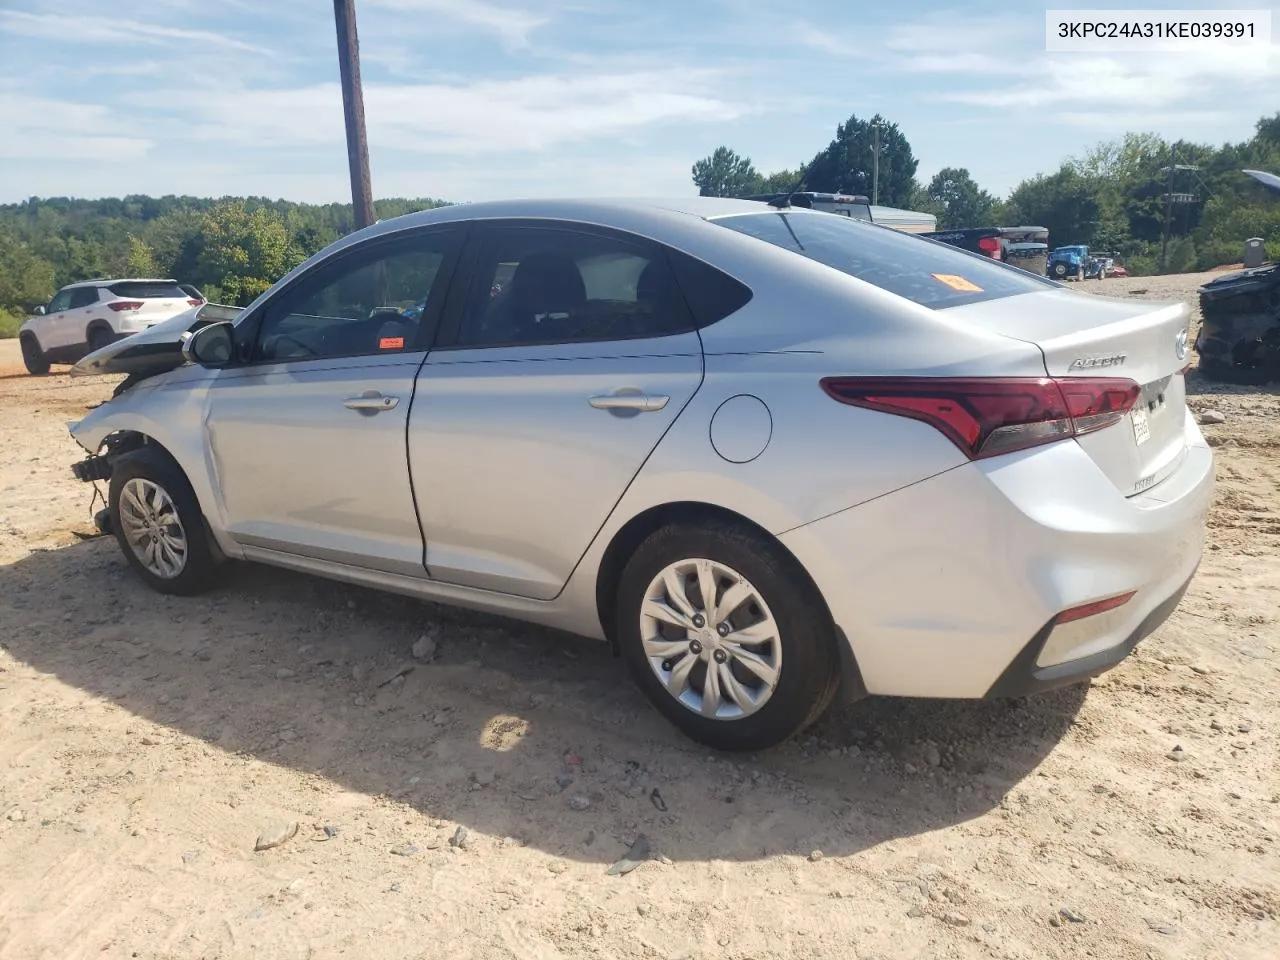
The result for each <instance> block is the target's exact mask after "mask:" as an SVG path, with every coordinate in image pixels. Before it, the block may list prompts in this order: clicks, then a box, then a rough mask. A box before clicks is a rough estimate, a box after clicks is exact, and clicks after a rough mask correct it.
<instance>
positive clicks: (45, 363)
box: [18, 333, 49, 377]
mask: <svg viewBox="0 0 1280 960" xmlns="http://www.w3.org/2000/svg"><path fill="white" fill-rule="evenodd" d="M18 345H19V346H20V347H21V348H22V363H23V365H24V366H25V367H26V368H27V373H29V374H31V375H32V376H33V377H43V376H44V375H45V374H46V373H48V372H49V358H48V357H46V356H45V355H44V351H43V350H41V349H40V344H39V343H37V342H36V338H35V337H33V336H32V335H31V334H29V333H28V334H26V335H24V336H23V337H22V338H21V339H20V340H19V341H18Z"/></svg>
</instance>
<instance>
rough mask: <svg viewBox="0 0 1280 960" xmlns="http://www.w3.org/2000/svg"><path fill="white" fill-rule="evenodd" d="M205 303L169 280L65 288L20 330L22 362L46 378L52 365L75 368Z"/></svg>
mask: <svg viewBox="0 0 1280 960" xmlns="http://www.w3.org/2000/svg"><path fill="white" fill-rule="evenodd" d="M204 302H205V301H204V298H203V297H202V296H199V291H197V290H196V289H195V288H194V287H189V286H186V285H180V284H178V283H176V282H175V281H173V280H145V279H135V280H84V281H81V282H80V283H69V284H67V285H66V286H65V287H63V288H62V289H61V290H59V291H58V292H57V293H56V294H54V296H53V299H52V300H50V301H49V303H48V305H47V306H44V307H36V312H35V316H33V317H30V318H29V319H28V320H27V322H26V323H24V324H23V325H22V328H21V329H20V330H19V331H18V338H19V342H20V343H21V345H22V360H23V362H24V363H25V364H26V365H27V370H28V371H29V372H30V373H34V374H43V373H48V372H49V364H51V363H75V362H76V361H78V360H80V359H81V358H82V357H84V356H85V355H86V354H90V353H93V352H94V351H95V350H99V349H101V348H102V347H105V346H106V345H107V344H109V343H112V342H114V341H116V340H120V339H122V338H124V337H127V336H129V335H130V334H133V333H137V332H138V331H139V330H145V329H147V328H148V327H151V326H154V325H155V324H157V323H159V322H160V321H161V320H168V319H169V318H170V317H172V316H176V315H177V314H179V313H182V312H183V311H185V310H190V309H191V308H192V307H198V306H201V305H202V304H203V303H204Z"/></svg>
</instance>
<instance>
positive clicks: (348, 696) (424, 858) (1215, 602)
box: [0, 276, 1280, 960]
mask: <svg viewBox="0 0 1280 960" xmlns="http://www.w3.org/2000/svg"><path fill="white" fill-rule="evenodd" d="M1203 279H1204V278H1202V277H1196V276H1189V277H1175V278H1163V279H1158V280H1157V279H1151V278H1134V279H1128V280H1109V281H1100V282H1090V283H1088V284H1085V285H1082V287H1081V288H1082V289H1084V290H1089V291H1095V292H1104V291H1105V292H1109V293H1116V294H1119V295H1125V296H1145V297H1150V298H1155V299H1173V298H1179V297H1185V298H1188V299H1190V300H1192V302H1194V295H1195V289H1196V287H1197V285H1198V284H1199V283H1200V282H1202V281H1203ZM1193 336H1194V331H1193ZM111 385H112V382H111V381H109V380H102V379H77V380H72V379H69V378H68V377H67V376H66V375H65V373H62V372H56V373H55V374H54V375H52V376H49V377H45V378H30V377H27V376H25V375H24V374H23V373H22V372H21V368H20V361H19V358H18V351H17V348H16V343H15V342H14V341H7V342H0V957H3V958H5V960H18V958H22V960H26V958H35V957H40V958H45V957H47V958H58V960H64V958H80V957H103V958H117V957H139V958H149V960H159V958H183V960H186V958H239V957H270V958H279V960H291V958H295V957H299V958H300V957H336V956H359V957H360V958H361V960H381V958H408V957H420V958H437V957H439V958H444V957H466V958H476V960H488V958H508V957H510V958H531V960H532V958H539V960H541V958H558V957H578V956H598V957H604V958H620V957H635V958H662V960H666V958H677V957H683V958H688V960H695V958H712V957H715V958H726V960H729V958H757V960H763V958H774V957H806V958H827V957H830V958H841V960H851V958H860V960H865V958H871V957H878V958H886V960H887V958H926V957H928V958H942V957H958V958H969V957H975V958H976V957H1001V958H1004V957H1008V958H1040V957H1046V958H1063V960H1066V958H1072V960H1076V958H1080V957H1098V958H1136V960H1141V958H1161V960H1164V958H1209V957H1215V958H1216V957H1222V958H1233V960H1234V958H1251V957H1259V958H1262V957H1270V958H1273V957H1275V956H1276V955H1277V947H1276V945H1277V944H1278V943H1280V923H1278V920H1280V849H1278V847H1280V844H1278V843H1277V842H1276V841H1277V834H1278V832H1280V777H1278V775H1277V756H1278V751H1277V731H1278V730H1280V651H1278V648H1280V393H1278V392H1277V391H1275V390H1258V389H1254V388H1250V389H1243V388H1241V389H1237V388H1229V387H1228V388H1224V387H1221V386H1218V385H1214V384H1211V383H1208V382H1205V381H1203V380H1201V379H1200V378H1199V377H1198V376H1196V375H1195V374H1192V375H1191V376H1190V377H1189V389H1190V392H1191V394H1192V396H1191V403H1192V405H1193V407H1194V409H1196V411H1197V412H1198V413H1200V414H1203V413H1204V412H1205V411H1207V410H1210V409H1212V410H1213V411H1216V412H1217V413H1219V414H1221V419H1222V421H1223V422H1221V423H1216V424H1213V425H1210V426H1206V427H1205V430H1206V433H1207V435H1208V436H1209V437H1210V439H1211V441H1212V442H1213V443H1214V445H1215V446H1216V448H1217V455H1218V465H1217V469H1218V478H1219V486H1218V492H1217V500H1216V505H1215V506H1214V508H1213V510H1212V513H1211V516H1210V519H1209V544H1208V550H1207V552H1206V555H1205V560H1204V563H1203V565H1202V566H1201V569H1200V572H1199V574H1198V576H1197V577H1196V579H1195V581H1194V583H1193V585H1192V588H1191V590H1190V592H1189V594H1188V595H1187V597H1186V599H1185V600H1184V601H1183V603H1182V605H1181V606H1180V607H1179V609H1178V610H1177V612H1176V613H1175V614H1174V616H1173V617H1172V619H1171V620H1170V621H1169V622H1168V623H1167V624H1166V625H1165V626H1164V627H1163V628H1161V629H1160V630H1159V631H1158V632H1157V633H1156V634H1155V635H1154V636H1152V637H1151V638H1149V639H1148V640H1147V641H1146V642H1144V643H1143V644H1142V645H1141V646H1140V647H1139V648H1138V650H1137V651H1136V653H1135V654H1134V655H1133V656H1131V657H1130V658H1129V659H1128V660H1127V661H1125V662H1124V663H1123V664H1122V665H1121V666H1119V667H1118V668H1117V669H1115V670H1114V671H1112V672H1111V673H1109V674H1107V675H1105V676H1104V677H1102V678H1100V679H1098V680H1097V681H1095V682H1093V683H1092V684H1090V685H1087V686H1079V687H1074V688H1070V689H1066V690H1061V691H1058V692H1056V693H1053V694H1050V695H1046V696H1043V697H1041V698H1038V699H1035V700H1031V701H1027V702H1018V703H953V702H924V701H911V700H898V701H895V700H879V699H877V700H870V701H864V702H862V703H859V704H855V705H852V706H850V707H846V708H843V709H841V710H839V711H837V712H835V713H833V714H832V715H830V716H829V717H827V719H826V720H825V721H824V722H823V723H822V724H821V725H820V726H819V727H818V728H817V729H815V730H814V731H812V735H811V736H808V737H807V738H805V739H804V740H801V741H799V742H796V743H793V744H789V745H787V746H785V747H784V748H781V749H778V750H776V751H773V752H771V753H769V754H767V755H760V756H749V757H737V758H729V759H726V758H724V757H722V756H715V755H712V754H711V753H709V752H707V751H705V750H702V749H699V748H697V747H695V746H693V745H691V744H690V743H689V742H687V741H685V740H682V739H681V738H680V737H679V736H678V735H676V734H675V733H674V732H673V731H672V730H671V729H670V728H669V727H668V726H667V724H666V723H664V722H663V721H662V720H661V719H660V718H659V717H657V716H656V715H655V714H654V713H653V712H652V711H651V710H650V709H648V708H647V707H646V705H645V704H644V703H643V702H642V700H641V699H640V696H639V694H638V693H636V692H635V691H634V690H633V688H632V686H631V684H630V683H629V682H628V680H627V678H626V676H625V674H624V671H623V668H622V665H621V663H620V662H618V661H616V660H614V659H613V658H612V657H611V656H610V654H609V653H608V651H607V650H606V649H605V648H604V646H603V645H597V644H593V643H590V642H587V641H581V640H576V639H574V638H571V637H564V636H560V635H558V634H554V633H552V632H549V631H544V630H539V629H536V628H532V627H527V626H523V625H520V624H512V623H509V622H505V621H500V620H497V619H493V618H489V617H483V616H478V615H473V614H467V613H462V612H458V611H452V610H448V609H444V608H437V607H432V606H428V605H423V604H418V603H413V602H410V601H406V600H401V599H398V598H394V597H387V596H382V595H377V594H373V593H369V592H365V591H362V590H358V589H354V588H348V587H345V586H340V585H335V584H331V583H327V582H322V581H318V580H314V579H308V578H306V577H302V576H296V575H292V574H287V573H281V572H276V571H273V570H268V569H264V568H256V567H248V566H246V567H244V568H242V569H239V570H236V571H235V572H234V574H233V575H232V577H231V578H230V581H229V583H228V584H227V585H226V586H225V587H223V588H222V589H220V590H219V591H218V592H216V593H214V594H212V595H209V596H206V597H203V598H198V599H186V600H178V599H165V598H162V597H159V596H157V595H155V594H152V593H150V592H148V591H147V590H146V589H145V588H143V587H142V586H141V585H140V584H139V583H138V582H137V581H136V580H135V579H134V578H133V576H132V575H131V574H130V573H129V572H128V571H127V569H126V567H125V565H124V562H123V560H122V558H121V557H120V556H119V554H118V552H117V550H116V546H115V544H114V542H111V541H109V540H106V539H103V538H100V537H95V536H94V535H93V528H92V524H91V521H90V516H91V514H90V510H89V507H90V503H89V496H90V492H91V490H90V488H89V487H88V486H86V485H83V484H80V483H78V482H76V481H75V480H73V479H72V477H71V475H70V473H69V470H68V465H69V464H70V463H71V462H72V461H73V460H74V459H76V457H77V453H78V448H76V447H75V445H74V444H73V443H72V442H71V440H70V439H69V438H68V437H67V434H66V430H65V426H64V422H65V421H67V420H71V419H75V418H77V417H78V416H80V415H81V414H82V413H83V411H84V409H85V405H86V404H87V403H90V402H94V401H97V400H101V399H103V398H104V397H106V396H107V395H108V393H109V390H110V387H111ZM1213 419H1218V418H1216V417H1214V418H1213ZM424 636H425V637H426V638H427V642H426V643H425V644H424V645H423V646H424V647H430V646H432V645H434V647H435V652H434V656H423V657H421V658H415V657H414V656H413V652H412V648H413V646H414V644H415V642H417V641H418V640H419V639H420V638H422V637H424ZM427 652H428V651H425V650H424V649H423V648H422V647H420V648H419V653H427ZM404 671H408V672H404ZM393 678H394V679H393ZM1178 748H1181V749H1178ZM293 825H296V832H294V827H293ZM273 832H278V835H277V836H276V837H274V839H277V840H279V839H281V838H284V839H283V842H282V843H280V844H279V845H277V846H273V847H271V848H269V849H265V850H260V851H255V845H257V842H258V840H259V837H260V835H262V837H263V839H264V840H269V839H272V838H271V837H269V836H267V835H269V834H272V833H273ZM638 836H643V837H645V838H646V839H647V842H648V845H649V848H650V855H649V858H648V859H646V860H645V861H644V862H643V863H642V864H641V865H640V866H639V868H638V869H635V870H634V871H632V872H629V873H625V874H622V875H610V874H609V873H608V872H607V871H608V870H609V867H610V865H611V864H613V863H614V862H615V861H617V860H618V859H619V858H621V857H622V856H623V855H624V854H625V853H626V852H627V851H628V848H629V847H630V845H631V844H632V843H633V842H634V841H635V840H636V838H637V837H638ZM1267 944H1271V946H1270V947H1268V946H1267Z"/></svg>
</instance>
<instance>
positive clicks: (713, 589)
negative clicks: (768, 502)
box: [617, 522, 839, 751]
mask: <svg viewBox="0 0 1280 960" xmlns="http://www.w3.org/2000/svg"><path fill="white" fill-rule="evenodd" d="M617 609H618V622H617V635H618V638H619V640H620V643H621V648H622V654H623V657H624V658H625V659H626V661H627V665H628V667H629V668H630V670H631V674H632V676H633V677H634V679H635V681H636V683H637V684H638V685H639V687H640V689H641V691H642V692H643V693H644V694H645V696H646V697H647V698H648V699H649V701H650V702H651V703H652V704H653V705H654V707H656V708H657V710H658V711H659V712H660V713H661V714H662V715H663V716H665V717H666V718H667V719H668V720H669V721H671V723H673V724H674V725H675V726H676V727H678V728H679V729H680V730H681V731H682V732H683V733H684V734H685V735H686V736H688V737H690V738H691V739H693V740H696V741H697V742H699V743H701V744H704V745H706V746H708V747H712V748H714V749H717V750H733V751H737V750H764V749H767V748H769V747H772V746H775V745H777V744H779V743H781V742H782V741H784V740H787V739H789V738H790V737H793V736H795V735H796V734H797V733H799V732H800V731H802V730H803V729H805V728H806V727H808V726H809V725H811V724H812V723H813V722H814V721H816V720H817V719H818V718H819V717H820V716H821V715H822V713H823V712H824V711H825V710H826V708H827V706H828V705H829V704H830V703H831V699H832V697H833V696H834V695H835V692H836V688H837V687H838V685H839V660H838V655H837V652H836V651H837V648H836V642H837V641H836V636H835V629H834V626H833V624H832V623H831V617H830V614H829V613H828V612H827V609H826V605H825V603H824V602H823V600H822V597H821V596H820V595H819V594H818V591H817V589H816V588H815V587H814V586H813V585H812V583H810V581H809V580H808V578H807V577H806V576H805V574H804V571H803V570H802V569H801V568H800V567H799V565H798V564H797V563H796V561H795V560H794V559H793V558H792V557H791V556H790V555H789V554H787V553H786V552H785V551H784V550H783V549H782V548H781V546H779V545H778V544H777V543H775V542H773V541H771V540H770V539H768V538H767V537H765V536H762V535H760V534H758V533H755V532H753V531H751V530H749V529H746V528H744V527H741V526H738V525H735V524H730V523H722V522H715V523H707V524H702V525H698V526H683V525H673V526H668V527H663V528H661V529H659V530H658V531H656V532H655V533H653V534H651V535H650V536H649V537H648V538H647V539H646V540H645V541H644V542H643V543H642V544H641V545H640V547H639V548H638V549H637V550H636V552H635V553H634V554H633V555H632V557H631V560H630V561H629V562H628V564H627V566H626V569H625V570H624V571H623V574H622V578H621V581H620V584H619V589H618V608H617Z"/></svg>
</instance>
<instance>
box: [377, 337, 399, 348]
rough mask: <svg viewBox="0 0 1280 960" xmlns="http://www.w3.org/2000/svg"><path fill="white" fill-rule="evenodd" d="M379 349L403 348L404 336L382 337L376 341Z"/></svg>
mask: <svg viewBox="0 0 1280 960" xmlns="http://www.w3.org/2000/svg"><path fill="white" fill-rule="evenodd" d="M378 349H379V350H403V349H404V337H383V338H382V339H381V340H379V341H378Z"/></svg>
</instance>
